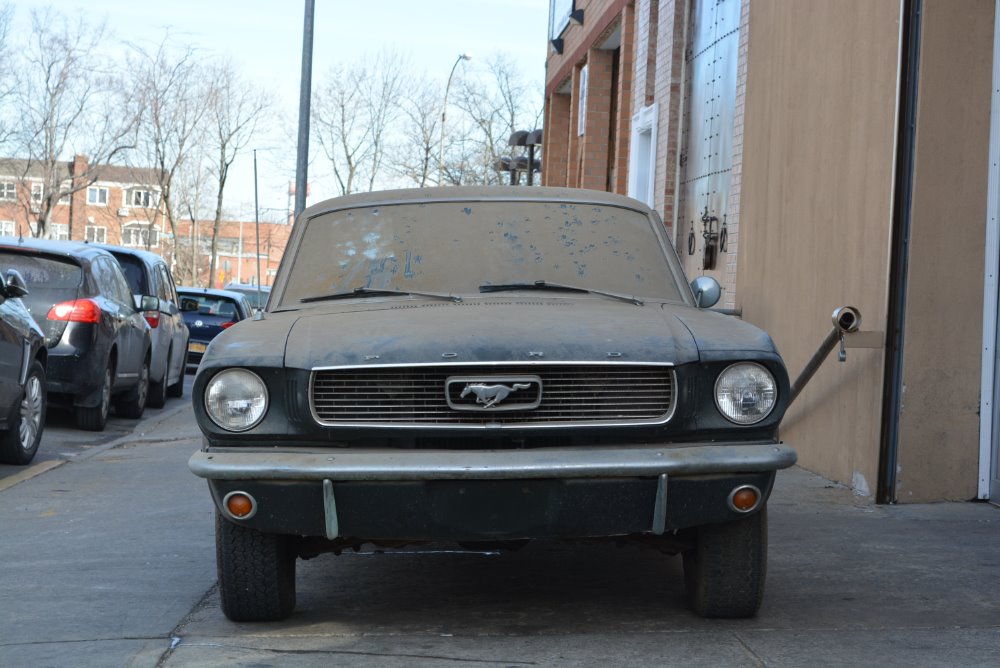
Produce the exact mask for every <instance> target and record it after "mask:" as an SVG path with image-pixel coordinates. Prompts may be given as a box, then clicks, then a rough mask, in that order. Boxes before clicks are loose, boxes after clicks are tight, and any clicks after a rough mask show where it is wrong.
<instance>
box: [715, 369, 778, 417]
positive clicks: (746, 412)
mask: <svg viewBox="0 0 1000 668" xmlns="http://www.w3.org/2000/svg"><path fill="white" fill-rule="evenodd" d="M777 396H778V389H777V386H776V385H775V382H774V376H772V375H771V372H770V371H768V370H767V369H765V368H764V367H762V366H761V365H759V364H753V363H752V362H740V363H738V364H733V365H732V366H730V367H728V368H727V369H726V370H725V371H723V372H722V373H721V374H719V379H718V380H717V381H715V405H716V406H718V407H719V412H721V413H722V414H723V415H724V416H726V419H727V420H729V421H731V422H735V423H736V424H754V423H756V422H760V421H761V420H763V419H764V418H766V417H767V416H768V415H770V413H771V409H773V408H774V401H775V399H776V398H777Z"/></svg>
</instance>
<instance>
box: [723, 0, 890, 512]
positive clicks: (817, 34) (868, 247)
mask: <svg viewBox="0 0 1000 668" xmlns="http://www.w3.org/2000/svg"><path fill="white" fill-rule="evenodd" d="M749 11H750V15H749V36H748V45H747V47H748V51H747V82H746V101H745V104H746V110H745V117H744V135H743V142H744V143H743V163H742V187H741V197H740V224H741V229H740V247H739V256H738V270H737V271H738V274H737V281H738V290H737V294H738V302H737V306H738V307H740V308H742V310H743V318H744V319H745V320H747V321H749V322H753V323H755V324H757V325H761V326H763V327H764V328H766V329H767V330H769V331H770V332H771V334H772V336H773V337H774V339H775V341H776V343H777V345H778V348H779V350H780V351H781V353H782V354H783V356H784V358H785V361H786V363H787V365H788V368H789V372H790V373H791V375H792V377H793V379H794V377H795V375H797V374H798V372H799V371H800V370H801V369H802V368H803V367H804V365H805V363H806V361H807V360H808V359H809V357H810V356H811V355H812V353H813V352H814V351H815V349H816V347H817V345H818V344H819V342H820V341H821V340H822V338H823V337H824V335H825V334H826V333H827V332H828V331H829V329H830V327H831V323H830V314H831V313H832V311H833V310H834V309H835V308H836V307H838V306H841V305H845V304H849V305H853V306H856V307H858V308H859V309H860V310H861V313H862V316H863V321H864V325H865V326H864V329H874V330H881V331H884V329H885V325H884V323H885V318H886V301H887V277H888V260H889V239H890V227H891V222H890V221H891V210H892V192H893V187H892V177H893V161H894V137H895V110H896V99H897V92H896V78H897V63H898V41H899V15H898V13H899V3H897V2H889V1H879V2H872V1H871V0H841V1H839V2H828V0H797V1H796V2H787V1H786V0H752V2H751V3H750V9H749ZM883 366H884V353H883V350H882V349H874V350H863V349H852V350H850V351H849V354H848V359H847V362H846V363H845V364H840V363H838V362H837V361H836V356H835V355H831V358H830V359H829V360H828V361H827V362H826V364H825V365H824V366H823V367H822V368H821V369H820V370H819V372H818V373H817V374H816V376H815V377H814V378H813V380H812V382H811V383H810V384H809V386H808V387H807V388H806V389H805V391H804V392H803V393H802V395H801V396H800V397H799V398H798V400H797V402H796V404H795V405H794V406H793V407H792V409H791V410H790V412H789V413H788V415H787V416H786V418H785V422H784V424H783V428H782V437H783V439H784V440H786V441H787V442H788V443H790V444H791V445H793V446H794V447H795V448H796V449H797V450H798V452H799V461H800V464H802V465H803V466H804V467H805V468H808V469H810V470H813V471H816V472H818V473H820V474H822V475H824V476H827V477H829V478H832V479H834V480H837V481H841V482H843V483H846V484H851V485H853V486H854V487H855V489H857V490H858V491H859V492H860V493H864V494H874V493H875V489H876V476H877V470H878V450H879V438H880V424H881V403H882V379H883Z"/></svg>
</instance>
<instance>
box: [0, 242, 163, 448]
mask: <svg viewBox="0 0 1000 668" xmlns="http://www.w3.org/2000/svg"><path fill="white" fill-rule="evenodd" d="M0 266H3V267H12V268H14V269H17V270H18V271H19V272H20V273H21V275H22V276H23V277H24V278H25V280H26V281H27V282H28V283H29V284H30V285H31V286H32V289H31V292H30V293H29V294H27V295H26V296H24V297H23V298H22V299H23V301H24V304H25V306H27V308H28V311H29V312H31V314H32V316H33V317H34V318H35V320H36V321H37V322H38V324H39V325H41V327H42V330H43V331H44V332H45V344H46V346H47V347H48V374H47V375H48V379H47V382H46V387H47V389H48V393H49V401H50V402H51V403H53V404H56V403H66V404H67V405H70V406H72V407H73V409H74V413H75V418H76V424H77V426H78V427H80V428H82V429H90V430H93V431H101V430H103V429H104V425H105V424H106V422H107V419H108V412H109V410H110V407H111V405H112V403H114V406H115V410H116V412H117V414H118V415H121V416H123V417H128V418H139V417H141V416H142V413H143V411H144V410H145V408H146V397H147V395H148V392H149V365H150V337H149V325H148V324H147V323H146V321H145V320H144V319H143V316H142V313H141V312H140V311H139V310H137V309H136V308H135V304H134V302H133V301H132V293H131V291H130V290H129V286H128V282H127V281H126V280H125V276H124V275H123V274H122V269H121V266H120V265H119V264H118V261H117V260H116V259H115V258H114V256H112V255H111V254H110V253H109V252H107V251H106V250H103V249H101V248H98V247H96V246H93V245H90V244H85V243H78V242H72V241H48V240H42V239H24V238H20V239H13V238H9V239H4V240H3V241H2V242H0ZM142 302H143V303H142V305H141V306H142V310H143V311H155V310H158V309H159V300H158V299H156V298H155V297H143V300H142Z"/></svg>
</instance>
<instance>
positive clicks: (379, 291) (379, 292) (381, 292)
mask: <svg viewBox="0 0 1000 668" xmlns="http://www.w3.org/2000/svg"><path fill="white" fill-rule="evenodd" d="M390 295H412V296H414V297H429V298H431V299H448V300H450V301H453V302H460V301H462V298H461V297H459V296H458V295H446V294H441V293H436V292H414V291H412V290H393V289H392V288H354V289H353V290H349V291H347V292H334V293H331V294H328V295H316V296H314V297H303V298H302V299H300V300H299V303H301V304H308V303H310V302H325V301H332V300H334V299H350V298H351V297H386V296H390Z"/></svg>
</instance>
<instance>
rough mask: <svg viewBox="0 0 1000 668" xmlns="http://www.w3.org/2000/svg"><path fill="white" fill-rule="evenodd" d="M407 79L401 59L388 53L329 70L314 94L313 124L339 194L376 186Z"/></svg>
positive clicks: (370, 188)
mask: <svg viewBox="0 0 1000 668" xmlns="http://www.w3.org/2000/svg"><path fill="white" fill-rule="evenodd" d="M405 77H406V72H405V63H404V61H403V59H402V58H401V57H400V56H398V55H396V54H394V53H392V52H384V53H382V54H380V55H379V56H377V57H376V58H375V59H374V60H373V61H371V62H361V63H360V64H358V65H355V66H352V67H349V68H344V67H334V68H331V69H330V71H329V72H328V73H327V75H326V80H325V81H324V82H323V84H322V85H321V86H320V88H319V90H318V91H317V92H316V97H315V100H314V104H313V122H314V128H315V132H316V135H317V138H318V139H319V143H320V146H321V148H322V150H323V153H324V154H325V156H326V158H327V160H328V161H329V163H330V167H331V169H332V171H333V175H334V177H335V179H336V181H337V187H338V190H339V192H340V194H341V195H346V194H348V193H352V192H357V191H358V190H360V189H362V188H367V189H368V190H372V189H373V188H374V187H375V183H376V182H377V181H378V179H379V174H380V171H381V169H382V163H383V160H384V159H385V155H386V148H387V142H388V133H389V129H390V127H391V125H392V124H393V122H394V121H395V120H396V119H397V118H398V116H399V113H400V109H399V101H398V100H399V95H400V91H401V89H402V85H403V82H404V80H405Z"/></svg>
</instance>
